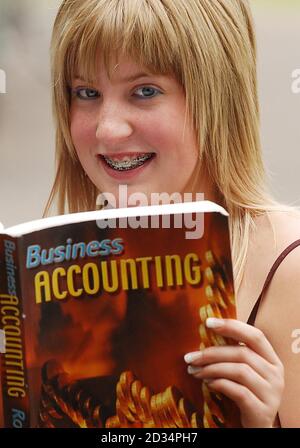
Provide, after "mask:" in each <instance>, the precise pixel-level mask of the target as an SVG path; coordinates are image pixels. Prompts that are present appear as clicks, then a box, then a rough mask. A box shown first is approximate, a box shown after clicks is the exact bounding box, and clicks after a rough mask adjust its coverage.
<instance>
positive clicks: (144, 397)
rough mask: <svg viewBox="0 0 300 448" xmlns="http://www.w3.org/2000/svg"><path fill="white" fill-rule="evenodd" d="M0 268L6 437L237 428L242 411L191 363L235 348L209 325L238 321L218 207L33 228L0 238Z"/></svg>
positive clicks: (173, 208)
mask: <svg viewBox="0 0 300 448" xmlns="http://www.w3.org/2000/svg"><path fill="white" fill-rule="evenodd" d="M191 204H192V205H191ZM129 216H130V217H129ZM104 217H106V218H104ZM180 221H181V225H180ZM186 223H188V225H187V224H186ZM193 223H194V224H195V223H197V226H198V227H197V228H196V227H195V226H196V224H195V226H194V229H192V224H193ZM0 261H1V266H0V308H1V322H0V329H2V330H3V331H4V333H5V339H6V344H5V353H2V354H1V355H0V356H1V391H2V396H1V398H2V410H1V412H2V427H43V428H55V427H82V428H130V427H145V428H155V427H162V428H203V427H205V428H218V427H239V426H240V420H239V412H238V409H237V407H236V406H235V405H234V403H233V402H231V401H230V400H229V399H227V398H226V397H224V396H220V395H219V394H215V393H212V392H211V391H210V390H209V388H208V387H207V386H206V385H205V383H203V382H202V381H200V380H197V379H195V378H193V377H191V375H189V374H188V373H187V366H186V364H185V362H184V359H183V357H184V354H185V353H187V352H191V351H195V350H199V349H201V348H204V347H208V346H210V345H224V344H226V343H233V342H232V341H226V340H224V339H223V338H222V337H217V336H216V335H214V333H213V332H212V330H209V329H207V328H206V327H205V320H206V318H207V317H213V316H216V317H225V318H226V317H228V318H235V317H236V312H235V311H236V310H235V297H234V286H233V274H232V263H231V252H230V240H229V229H228V215H227V213H226V212H225V211H224V210H223V209H222V208H221V207H219V206H217V205H216V204H213V203H210V202H207V201H202V202H198V203H197V202H195V203H190V204H187V203H185V204H171V205H163V206H157V207H134V208H131V209H130V208H129V209H122V210H121V211H120V209H119V210H104V211H97V212H86V213H81V214H73V215H67V216H64V217H63V218H61V219H60V220H59V219H58V218H48V219H46V220H41V221H39V222H33V223H27V224H25V225H23V226H22V225H21V226H16V227H14V228H11V229H7V230H6V231H5V233H3V234H1V235H0Z"/></svg>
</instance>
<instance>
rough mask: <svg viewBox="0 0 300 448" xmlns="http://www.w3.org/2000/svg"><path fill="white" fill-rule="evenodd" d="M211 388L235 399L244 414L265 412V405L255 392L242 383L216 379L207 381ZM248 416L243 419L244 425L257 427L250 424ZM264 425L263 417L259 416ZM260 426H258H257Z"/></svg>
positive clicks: (261, 413)
mask: <svg viewBox="0 0 300 448" xmlns="http://www.w3.org/2000/svg"><path fill="white" fill-rule="evenodd" d="M207 384H208V387H209V389H211V390H213V391H214V392H219V393H222V394H224V395H226V397H228V398H230V399H231V400H233V401H234V402H235V403H236V405H237V406H238V408H239V409H240V411H241V415H242V416H248V415H258V416H260V415H262V416H263V414H264V409H265V405H264V404H263V403H262V402H261V401H260V400H259V399H258V398H257V397H256V396H255V395H253V393H252V392H251V391H250V390H249V389H247V388H246V387H245V386H242V385H241V384H238V383H235V382H233V381H230V380H227V379H216V380H212V381H208V382H207ZM247 420H248V419H247V417H244V419H242V424H243V426H244V427H249V428H250V427H256V426H255V425H253V426H252V425H251V424H250V425H249V423H248V421H247ZM259 420H260V424H259V426H263V425H262V418H259ZM257 427H258V426H257Z"/></svg>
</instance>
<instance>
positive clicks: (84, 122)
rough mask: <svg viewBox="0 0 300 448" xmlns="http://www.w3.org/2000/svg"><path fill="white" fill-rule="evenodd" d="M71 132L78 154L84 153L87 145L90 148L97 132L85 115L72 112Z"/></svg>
mask: <svg viewBox="0 0 300 448" xmlns="http://www.w3.org/2000/svg"><path fill="white" fill-rule="evenodd" d="M70 120H71V125H70V132H71V137H72V141H73V144H74V146H75V149H76V151H77V152H80V151H82V150H83V149H84V148H85V147H86V145H88V146H90V145H91V144H92V142H93V139H95V132H94V126H93V122H92V120H89V119H88V117H87V116H86V115H85V114H81V113H80V112H72V111H71V116H70Z"/></svg>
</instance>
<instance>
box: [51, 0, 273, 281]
mask: <svg viewBox="0 0 300 448" xmlns="http://www.w3.org/2000/svg"><path fill="white" fill-rule="evenodd" d="M99 54H101V57H102V58H103V61H104V65H105V67H106V69H107V71H108V74H109V76H110V73H111V68H112V67H113V65H114V63H115V62H116V60H117V59H116V60H114V58H113V57H114V56H116V55H118V54H125V55H127V56H129V57H131V58H133V59H134V60H135V61H136V62H137V63H138V64H140V65H142V66H144V67H145V68H147V69H148V70H150V71H151V72H152V73H159V74H165V75H172V76H175V78H176V79H177V81H178V82H179V83H180V84H181V85H182V86H183V87H184V90H185V94H186V105H187V111H186V112H187V114H186V115H187V116H189V117H191V119H192V123H193V125H194V129H195V132H196V136H197V141H198V145H199V167H200V166H205V167H206V169H207V171H208V174H209V177H210V179H211V180H212V182H213V184H214V185H215V187H216V189H217V191H218V192H219V193H220V196H221V198H222V200H221V202H222V205H223V206H224V207H225V208H226V209H227V210H228V212H229V214H230V236H231V246H232V256H233V267H234V277H235V286H236V290H237V289H238V288H239V286H240V283H241V280H242V275H243V269H244V265H245V261H246V255H247V249H248V243H249V237H250V232H251V230H253V229H254V219H253V218H254V217H255V216H257V215H258V214H262V213H265V212H266V211H267V210H275V209H278V208H280V205H279V204H277V202H276V201H275V200H273V199H272V197H271V195H270V194H269V193H268V189H267V187H266V183H265V177H266V176H265V170H264V166H263V162H262V155H261V147H260V138H259V107H258V96H257V80H256V44H255V38H254V31H253V24H252V18H251V13H250V9H249V6H248V2H247V1H245V0H130V1H128V0H64V1H63V2H62V4H61V6H60V8H59V11H58V14H57V17H56V20H55V24H54V29H53V36H52V44H51V61H52V83H53V109H54V118H55V123H56V151H57V152H56V157H57V174H56V178H55V182H54V185H53V189H52V192H51V195H50V198H49V201H48V204H47V207H46V212H47V211H49V208H50V206H51V204H52V203H53V201H54V198H56V197H57V199H58V210H59V212H60V213H64V212H66V211H69V212H76V211H82V210H92V209H94V208H95V204H96V197H97V194H98V193H99V192H98V191H97V189H96V187H95V186H94V185H93V184H92V183H91V181H90V180H89V178H88V177H87V176H86V175H85V173H84V171H83V168H82V166H81V164H80V162H79V160H78V158H77V155H76V151H75V148H74V145H73V143H72V139H71V135H70V123H69V104H70V96H69V86H70V83H71V79H72V77H73V76H74V75H75V74H77V71H79V74H80V75H81V76H82V77H84V78H85V79H88V80H92V79H94V77H95V73H96V69H97V63H98V60H97V59H98V58H97V55H99ZM199 169H200V168H199ZM66 205H67V206H68V209H66Z"/></svg>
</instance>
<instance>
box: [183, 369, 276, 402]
mask: <svg viewBox="0 0 300 448" xmlns="http://www.w3.org/2000/svg"><path fill="white" fill-rule="evenodd" d="M188 372H189V373H190V374H191V375H193V377H194V378H197V379H202V380H203V379H208V378H209V379H223V378H224V379H227V380H230V381H234V382H236V383H238V384H240V385H242V386H244V387H246V388H247V389H249V390H250V391H251V392H252V393H253V395H255V396H256V397H257V398H258V399H259V400H261V401H262V402H266V401H267V400H268V397H269V395H270V392H271V391H270V384H269V383H268V382H267V381H266V380H265V379H264V378H262V377H261V376H260V375H259V374H258V373H257V372H255V371H254V370H253V369H252V368H251V367H250V366H249V365H247V364H236V363H229V362H226V363H218V364H210V365H208V366H204V367H198V366H197V367H196V366H189V367H188Z"/></svg>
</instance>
